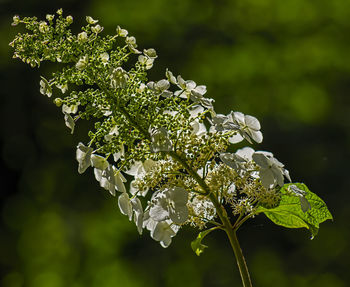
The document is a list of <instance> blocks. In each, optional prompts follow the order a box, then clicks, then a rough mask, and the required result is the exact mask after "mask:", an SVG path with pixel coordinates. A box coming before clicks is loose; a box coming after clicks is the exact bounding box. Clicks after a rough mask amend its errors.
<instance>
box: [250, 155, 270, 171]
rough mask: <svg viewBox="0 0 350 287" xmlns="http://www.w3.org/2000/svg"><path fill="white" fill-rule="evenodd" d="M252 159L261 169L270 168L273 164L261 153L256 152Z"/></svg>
mask: <svg viewBox="0 0 350 287" xmlns="http://www.w3.org/2000/svg"><path fill="white" fill-rule="evenodd" d="M252 157H253V160H254V161H255V162H256V164H257V165H258V166H260V167H261V168H269V166H270V164H271V163H270V160H269V159H268V158H267V157H266V155H265V154H263V153H261V152H255V153H254V154H253V156H252Z"/></svg>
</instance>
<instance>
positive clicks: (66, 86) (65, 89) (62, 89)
mask: <svg viewBox="0 0 350 287" xmlns="http://www.w3.org/2000/svg"><path fill="white" fill-rule="evenodd" d="M56 87H57V88H58V89H60V90H61V92H62V94H64V93H65V92H66V91H67V90H68V84H62V85H58V84H57V85H56Z"/></svg>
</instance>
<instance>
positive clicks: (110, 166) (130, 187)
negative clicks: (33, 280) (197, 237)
mask: <svg viewBox="0 0 350 287" xmlns="http://www.w3.org/2000/svg"><path fill="white" fill-rule="evenodd" d="M62 14H63V13H62V10H59V11H57V13H56V15H47V17H46V21H38V20H37V19H36V18H35V17H33V18H28V17H27V18H23V19H20V18H19V17H18V16H15V17H14V22H13V25H17V24H24V25H25V26H26V28H27V29H28V30H29V33H27V34H19V35H18V36H17V37H16V38H15V39H14V40H13V41H12V42H11V43H10V45H11V46H12V47H13V48H14V50H15V52H14V57H15V58H19V59H21V60H22V61H23V62H25V63H28V64H30V65H31V66H33V67H34V66H40V63H41V62H42V61H45V60H49V61H54V62H59V63H64V64H65V65H64V67H63V68H62V69H61V70H60V71H57V72H55V73H53V75H52V77H51V78H50V79H46V78H44V77H42V78H41V81H40V93H42V94H43V95H46V96H48V97H54V103H55V104H56V105H57V106H59V107H62V112H63V115H64V121H65V124H66V126H67V127H68V128H69V129H70V130H71V133H73V132H74V129H75V126H76V124H77V122H79V121H81V120H84V119H85V120H93V121H94V124H95V125H94V126H95V129H94V130H92V131H90V132H89V140H88V141H86V143H85V144H84V143H79V144H78V146H77V150H76V159H77V161H78V172H79V173H83V172H85V171H86V170H87V169H88V168H89V167H91V168H93V172H94V176H95V178H96V180H97V181H98V182H99V184H100V186H101V187H102V188H103V189H105V190H107V191H108V192H109V193H110V194H111V195H112V196H117V197H118V206H119V209H120V211H121V213H122V214H124V215H126V216H128V218H129V220H133V221H134V222H135V224H136V226H137V230H138V231H139V233H142V231H143V230H144V229H147V230H148V231H150V235H151V237H152V238H153V239H155V240H156V241H159V242H160V244H161V245H162V246H163V247H167V246H169V244H170V243H171V240H172V238H173V237H174V236H175V235H176V233H177V232H178V231H179V229H180V228H181V227H182V226H183V225H185V224H190V225H192V226H195V227H198V228H200V229H202V228H204V227H206V226H207V225H208V224H214V225H216V226H220V225H221V224H222V222H220V221H219V219H220V218H219V214H218V212H219V211H218V209H220V210H221V209H223V210H225V212H227V213H228V214H229V215H228V216H229V217H230V216H231V217H233V216H238V217H239V218H242V217H243V216H246V217H247V218H249V217H253V216H254V215H255V214H256V211H257V209H258V208H259V207H260V206H264V207H267V208H271V207H274V206H277V205H278V204H279V201H280V196H279V191H280V189H281V187H282V186H283V185H284V181H285V179H287V180H288V181H291V179H290V177H289V173H288V171H287V170H286V169H285V168H284V165H283V164H282V163H280V162H279V161H278V160H277V159H276V158H275V157H274V156H273V154H272V153H270V152H264V151H254V150H253V149H252V148H250V147H246V148H243V149H239V150H236V151H235V152H229V151H228V149H229V148H232V147H231V146H232V145H233V144H236V143H238V142H241V141H243V140H246V141H248V142H249V143H253V142H256V143H261V142H262V139H263V136H262V133H261V131H260V128H261V127H260V123H259V121H258V120H257V119H256V118H255V117H253V116H250V115H244V114H243V113H241V112H237V111H232V112H231V113H229V114H228V115H223V114H219V113H216V112H215V110H214V106H213V102H214V100H213V99H211V98H208V97H206V93H207V89H206V87H205V86H204V85H197V84H196V83H195V82H194V81H192V80H184V79H183V78H182V77H181V76H180V75H178V76H174V74H173V73H172V72H171V71H169V70H167V71H166V73H165V78H164V79H161V80H158V81H148V79H147V71H148V70H149V69H151V68H152V66H153V64H154V61H155V60H156V58H157V53H156V51H155V50H154V49H152V48H151V49H144V50H143V51H140V50H138V46H137V44H136V39H135V38H134V37H132V36H129V33H128V31H127V30H125V29H122V28H120V27H119V26H118V27H117V29H116V31H115V34H114V35H111V36H101V32H102V31H103V27H102V26H100V25H99V24H97V23H98V20H95V19H93V18H92V17H89V16H88V17H86V22H87V24H86V26H84V27H82V31H81V32H80V33H78V34H77V35H75V34H73V33H72V31H71V30H70V29H69V26H70V25H71V24H72V23H73V18H72V17H71V16H67V17H63V15H62ZM128 60H130V61H131V64H130V62H129V63H128V65H125V63H126V62H127V61H128ZM130 66H131V68H130ZM58 94H60V97H58V96H57V95H58ZM128 182H129V183H128ZM290 190H291V193H293V194H294V196H296V197H299V198H300V202H301V208H302V209H303V211H304V212H307V211H308V210H309V209H310V204H309V202H308V201H307V199H306V197H305V196H304V193H303V191H301V190H299V189H298V188H297V187H293V186H291V187H290Z"/></svg>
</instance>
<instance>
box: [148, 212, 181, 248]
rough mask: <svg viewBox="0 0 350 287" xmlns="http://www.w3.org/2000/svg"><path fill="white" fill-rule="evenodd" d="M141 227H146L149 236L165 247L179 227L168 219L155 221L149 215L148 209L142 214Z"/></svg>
mask: <svg viewBox="0 0 350 287" xmlns="http://www.w3.org/2000/svg"><path fill="white" fill-rule="evenodd" d="M143 227H146V228H147V229H148V230H149V231H150V233H151V237H152V238H153V239H154V240H156V241H159V243H160V245H161V246H162V247H164V248H167V247H168V246H169V245H170V243H171V240H172V237H174V236H175V235H176V233H177V232H178V231H179V229H180V227H179V226H178V225H175V224H172V222H171V221H170V220H165V221H159V222H158V221H155V220H153V219H152V218H151V217H150V216H149V211H146V212H145V213H144V214H143Z"/></svg>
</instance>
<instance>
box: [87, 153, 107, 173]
mask: <svg viewBox="0 0 350 287" xmlns="http://www.w3.org/2000/svg"><path fill="white" fill-rule="evenodd" d="M91 165H92V166H93V167H95V168H97V169H101V170H105V169H106V168H107V167H108V165H109V163H108V161H107V160H106V159H105V158H104V157H102V156H100V155H96V154H93V155H92V156H91Z"/></svg>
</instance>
